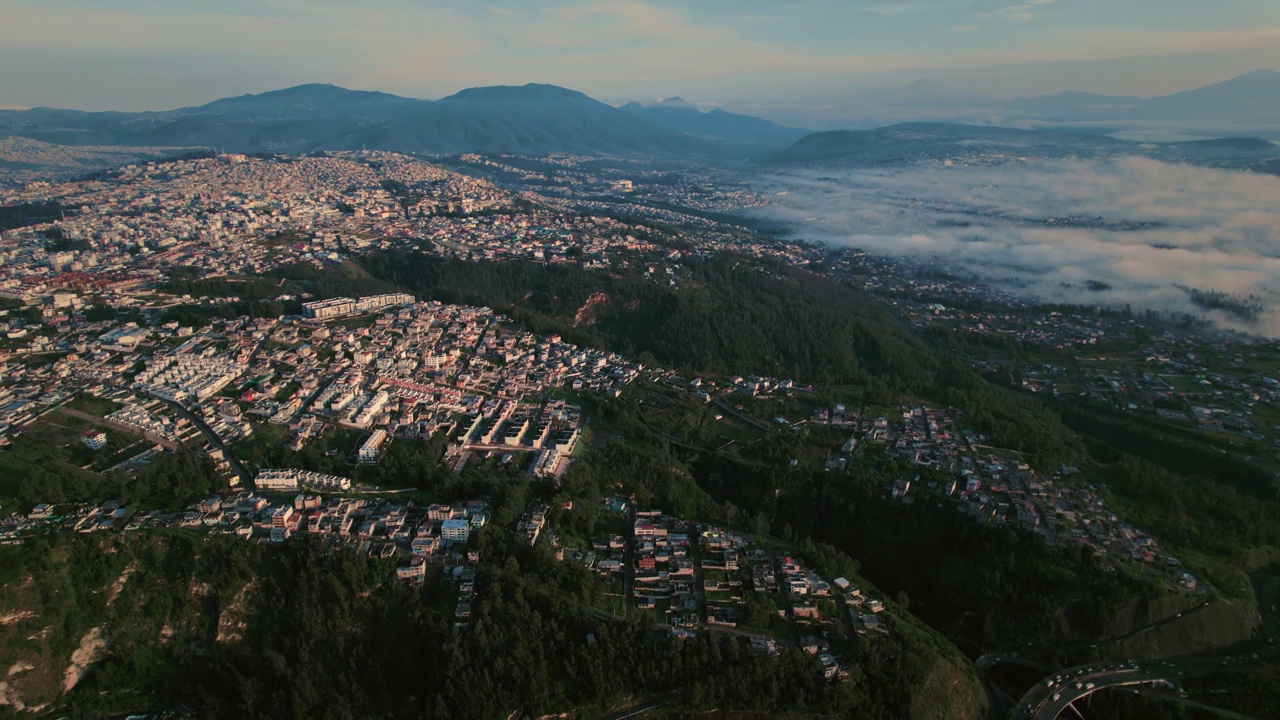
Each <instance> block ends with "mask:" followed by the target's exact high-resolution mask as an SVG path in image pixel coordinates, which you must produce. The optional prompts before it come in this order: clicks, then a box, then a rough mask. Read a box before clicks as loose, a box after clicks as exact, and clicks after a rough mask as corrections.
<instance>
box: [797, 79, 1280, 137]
mask: <svg viewBox="0 0 1280 720" xmlns="http://www.w3.org/2000/svg"><path fill="white" fill-rule="evenodd" d="M819 99H820V100H821V101H822V102H820V103H815V104H814V105H815V107H817V106H821V107H823V108H825V109H822V110H810V109H808V108H798V109H796V110H794V111H793V114H794V115H796V116H797V117H798V118H804V119H806V120H807V121H808V123H809V124H814V123H817V124H821V125H826V126H827V127H831V126H844V127H848V126H850V125H862V126H863V127H866V126H867V124H886V123H890V122H895V121H899V120H902V121H926V120H932V121H948V122H978V121H981V122H992V121H997V120H998V121H999V122H1003V123H1006V124H1012V123H1015V122H1037V123H1047V124H1072V123H1077V124H1085V123H1090V124H1097V125H1104V124H1109V125H1111V126H1113V127H1115V128H1116V129H1125V128H1132V127H1149V126H1150V125H1152V124H1155V123H1160V124H1170V125H1182V126H1191V127H1192V128H1194V129H1198V130H1199V131H1200V132H1209V133H1222V132H1224V131H1226V130H1228V129H1230V130H1234V131H1240V130H1245V131H1248V132H1251V133H1254V134H1259V133H1264V134H1268V135H1269V136H1272V139H1280V72H1276V71H1274V70H1255V71H1253V72H1249V73H1246V74H1244V75H1240V76H1238V77H1234V78H1231V79H1229V80H1224V81H1222V82H1218V83H1214V84H1212V85H1207V86H1204V87H1200V88H1195V89H1193V90H1186V91H1183V92H1179V93H1174V94H1172V95H1163V96H1158V97H1136V96H1118V95H1103V94H1099V93H1091V92H1079V91H1066V92H1060V93H1055V94H1052V95H1038V96H1028V97H1020V98H1016V99H1013V100H999V99H996V98H992V97H988V96H985V95H981V94H976V93H971V92H966V91H963V90H958V89H955V88H952V87H949V86H947V85H944V84H942V83H939V82H936V81H933V80H928V79H920V80H915V81H913V82H910V83H907V84H905V85H900V86H896V87H888V88H881V89H876V90H868V91H863V92H857V93H847V94H839V95H827V96H823V97H821V98H819ZM814 113H817V114H818V115H819V116H820V117H814Z"/></svg>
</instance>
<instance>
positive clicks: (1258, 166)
mask: <svg viewBox="0 0 1280 720" xmlns="http://www.w3.org/2000/svg"><path fill="white" fill-rule="evenodd" d="M1119 156H1140V157H1148V158H1152V159H1156V160H1163V161H1165V162H1182V163H1188V164H1193V165H1208V166H1214V167H1222V168H1237V169H1245V168H1251V169H1255V170H1258V171H1260V172H1275V166H1276V161H1277V159H1280V145H1277V144H1275V143H1273V142H1271V141H1269V140H1266V139H1263V138H1252V137H1231V138H1214V139H1208V140H1192V141H1183V142H1163V143H1149V142H1135V141H1132V140H1121V139H1118V138H1113V137H1109V136H1107V135H1100V134H1096V133H1083V132H1079V131H1072V130H1070V129H1064V130H1052V129H1041V130H1022V129H1017V128H1007V127H995V126H990V125H964V124H957V123H900V124H897V125H891V126H888V127H882V128H876V129H874V130H829V131H825V132H817V133H813V134H810V135H806V136H805V137H803V138H801V139H800V140H797V141H796V142H795V143H793V144H792V145H791V146H790V147H788V148H786V149H785V150H781V151H776V152H771V153H765V154H762V155H760V156H757V158H756V161H757V162H759V163H762V164H779V163H782V164H791V163H818V164H826V163H839V164H847V165H862V166H867V165H897V164H909V163H917V162H922V161H934V162H945V161H953V162H963V161H966V160H974V159H982V160H984V161H990V160H993V159H999V158H1009V159H1012V158H1019V159H1021V158H1027V159H1041V160H1051V159H1085V158H1106V157H1119Z"/></svg>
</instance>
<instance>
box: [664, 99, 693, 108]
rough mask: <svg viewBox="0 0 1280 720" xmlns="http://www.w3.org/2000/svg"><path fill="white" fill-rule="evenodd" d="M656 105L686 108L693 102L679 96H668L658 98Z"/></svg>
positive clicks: (691, 105)
mask: <svg viewBox="0 0 1280 720" xmlns="http://www.w3.org/2000/svg"><path fill="white" fill-rule="evenodd" d="M657 105H658V107H687V108H691V107H693V103H691V102H689V101H688V100H685V99H684V98H682V97H679V96H676V97H669V98H667V99H665V100H659V101H658V103H657Z"/></svg>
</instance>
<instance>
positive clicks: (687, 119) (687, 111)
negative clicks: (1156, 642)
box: [620, 97, 809, 150]
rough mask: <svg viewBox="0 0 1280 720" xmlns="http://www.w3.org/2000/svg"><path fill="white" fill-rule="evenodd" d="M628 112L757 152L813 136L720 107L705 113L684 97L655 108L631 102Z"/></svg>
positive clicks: (666, 125) (664, 102)
mask: <svg viewBox="0 0 1280 720" xmlns="http://www.w3.org/2000/svg"><path fill="white" fill-rule="evenodd" d="M620 109H621V110H623V111H624V112H627V113H630V114H632V115H635V116H636V117H641V118H644V119H646V120H649V121H652V122H654V123H657V124H659V125H662V126H664V127H667V128H670V129H671V130H675V131H677V132H681V133H685V134H686V135H692V136H694V137H699V138H703V139H706V140H714V141H717V142H724V143H731V144H735V145H743V146H750V147H753V148H755V149H757V150H760V149H766V148H780V147H785V146H787V145H788V144H790V143H793V142H795V141H796V140H799V139H800V138H802V137H804V136H805V135H806V134H808V133H809V131H808V130H804V129H801V128H793V127H787V126H785V125H779V124H777V123H774V122H770V121H768V120H764V119H761V118H758V117H753V116H751V115H740V114H738V113H732V112H728V111H726V110H721V109H719V108H717V109H714V110H710V111H708V112H702V111H701V110H699V109H698V108H697V107H695V106H694V105H693V103H690V102H688V101H687V100H684V99H682V98H678V97H674V98H667V99H666V100H662V101H661V102H658V103H655V104H653V105H642V104H640V103H637V102H631V103H627V104H626V105H623V106H622V107H621V108H620Z"/></svg>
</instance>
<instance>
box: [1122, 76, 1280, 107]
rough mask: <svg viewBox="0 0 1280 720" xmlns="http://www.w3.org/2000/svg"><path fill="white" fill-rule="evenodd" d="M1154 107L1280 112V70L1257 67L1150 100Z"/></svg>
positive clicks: (1147, 103) (1147, 102) (1151, 105)
mask: <svg viewBox="0 0 1280 720" xmlns="http://www.w3.org/2000/svg"><path fill="white" fill-rule="evenodd" d="M1144 105H1145V106H1146V107H1148V108H1150V109H1153V110H1157V111H1163V112H1173V113H1185V114H1198V115H1220V114H1236V113H1239V114H1259V115H1261V114H1267V115H1270V116H1272V117H1275V116H1276V115H1278V114H1280V72H1276V71H1275V70H1254V71H1253V72H1250V73H1245V74H1244V75H1240V76H1239V77H1234V78H1231V79H1230V80H1225V81H1223V82H1220V83H1215V84H1213V85H1207V86H1205V87H1202V88H1196V89H1195V90H1186V91H1184V92H1180V93H1174V94H1172V95H1165V96H1163V97H1155V98H1150V99H1148V100H1147V101H1146V102H1145V103H1144Z"/></svg>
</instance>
